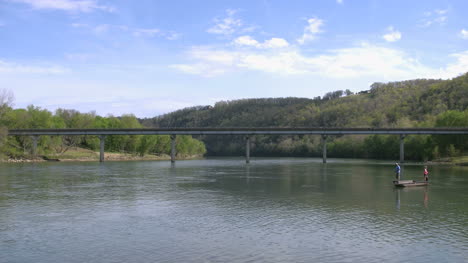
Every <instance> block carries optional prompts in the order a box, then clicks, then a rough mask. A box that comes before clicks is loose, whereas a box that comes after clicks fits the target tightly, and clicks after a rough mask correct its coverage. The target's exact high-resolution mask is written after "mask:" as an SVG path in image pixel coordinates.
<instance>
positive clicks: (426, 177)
mask: <svg viewBox="0 0 468 263" xmlns="http://www.w3.org/2000/svg"><path fill="white" fill-rule="evenodd" d="M424 181H426V182H427V181H429V172H428V171H427V166H424Z"/></svg>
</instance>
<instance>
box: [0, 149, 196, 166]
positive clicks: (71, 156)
mask: <svg viewBox="0 0 468 263" xmlns="http://www.w3.org/2000/svg"><path fill="white" fill-rule="evenodd" d="M202 157H203V156H200V155H189V156H185V155H183V156H177V159H180V160H189V159H199V158H202ZM170 159H171V156H169V155H167V154H163V155H153V154H146V155H144V156H140V155H134V154H128V153H115V152H105V153H104V160H105V161H159V160H170ZM98 161H99V152H95V151H92V150H88V149H83V148H71V149H69V150H67V151H66V152H64V153H61V154H46V155H40V156H38V157H37V158H35V159H33V158H18V159H12V158H9V159H6V160H1V162H8V163H27V162H98Z"/></svg>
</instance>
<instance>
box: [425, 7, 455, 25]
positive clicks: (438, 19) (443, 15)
mask: <svg viewBox="0 0 468 263" xmlns="http://www.w3.org/2000/svg"><path fill="white" fill-rule="evenodd" d="M448 12H449V10H448V9H435V10H433V11H427V12H425V13H424V16H425V18H424V19H423V20H422V21H421V24H420V26H422V27H428V26H431V25H435V24H438V25H444V24H445V22H447V19H448V17H447V14H448Z"/></svg>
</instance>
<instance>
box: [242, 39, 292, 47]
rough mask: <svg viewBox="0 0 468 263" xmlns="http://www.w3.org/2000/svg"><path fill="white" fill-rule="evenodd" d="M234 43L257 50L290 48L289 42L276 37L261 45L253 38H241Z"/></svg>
mask: <svg viewBox="0 0 468 263" xmlns="http://www.w3.org/2000/svg"><path fill="white" fill-rule="evenodd" d="M234 43H235V44H236V45H239V46H251V47H256V48H284V47H287V46H289V43H288V41H286V40H284V39H282V38H276V37H274V38H271V39H268V40H265V42H263V43H260V42H258V41H257V40H255V39H253V38H252V37H251V36H240V37H238V38H236V39H235V40H234Z"/></svg>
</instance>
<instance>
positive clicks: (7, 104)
mask: <svg viewBox="0 0 468 263" xmlns="http://www.w3.org/2000/svg"><path fill="white" fill-rule="evenodd" d="M14 100H15V96H14V95H13V92H12V91H11V90H8V89H0V118H1V117H2V116H3V115H4V114H5V113H6V111H7V110H8V109H9V108H11V107H12V106H13V102H14Z"/></svg>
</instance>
